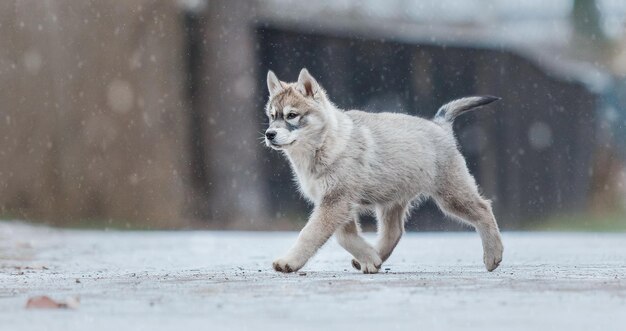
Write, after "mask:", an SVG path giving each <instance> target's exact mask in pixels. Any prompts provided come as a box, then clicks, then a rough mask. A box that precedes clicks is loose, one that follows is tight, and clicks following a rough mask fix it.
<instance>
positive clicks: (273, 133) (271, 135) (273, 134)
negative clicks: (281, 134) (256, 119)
mask: <svg viewBox="0 0 626 331" xmlns="http://www.w3.org/2000/svg"><path fill="white" fill-rule="evenodd" d="M265 137H266V138H267V139H269V140H272V139H274V137H276V131H274V130H267V131H265Z"/></svg>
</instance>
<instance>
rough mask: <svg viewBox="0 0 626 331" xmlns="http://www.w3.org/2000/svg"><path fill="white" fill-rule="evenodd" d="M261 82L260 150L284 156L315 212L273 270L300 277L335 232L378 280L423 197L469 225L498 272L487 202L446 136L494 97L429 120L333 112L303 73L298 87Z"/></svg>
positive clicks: (463, 102) (469, 101)
mask: <svg viewBox="0 0 626 331" xmlns="http://www.w3.org/2000/svg"><path fill="white" fill-rule="evenodd" d="M267 84H268V89H269V91H270V97H269V101H268V103H267V106H266V114H267V116H268V118H269V119H270V124H269V128H268V130H267V131H266V140H265V141H266V144H267V145H268V146H270V147H271V148H273V149H276V150H279V151H282V152H283V153H284V154H285V156H286V157H287V159H288V160H289V161H290V163H291V168H292V169H293V172H294V175H295V176H296V178H297V182H298V184H299V185H298V186H299V189H300V191H301V192H302V194H303V195H304V197H305V198H307V199H308V200H309V201H311V202H312V203H313V204H314V205H315V208H314V211H313V213H312V214H311V217H310V219H309V221H308V222H307V224H306V226H305V227H304V228H303V229H302V231H301V232H300V235H299V236H298V239H297V240H296V243H295V244H294V246H293V247H292V248H291V249H289V251H288V252H287V253H286V254H285V255H284V256H283V257H282V258H279V259H277V260H275V261H274V263H273V267H274V269H275V270H277V271H282V272H293V271H296V270H299V269H300V268H302V266H304V264H305V263H306V262H307V261H308V260H309V259H310V258H311V257H312V256H313V255H314V254H315V252H316V251H317V250H318V249H319V248H320V247H321V246H322V245H323V244H324V243H325V242H326V241H327V240H328V238H330V236H332V235H333V234H336V236H337V239H338V242H339V244H340V245H341V246H342V247H344V248H345V249H346V250H347V251H348V252H350V253H351V254H352V255H353V256H354V258H355V259H354V260H353V262H352V265H353V266H354V267H355V268H357V269H360V270H361V271H363V272H364V273H376V272H378V270H379V269H380V267H381V264H382V263H383V262H384V261H385V260H386V259H387V258H388V257H389V256H390V255H391V253H392V252H393V250H394V248H395V247H396V245H397V244H398V242H399V241H400V238H401V236H402V234H403V232H404V222H405V220H406V215H407V214H408V210H409V206H410V204H411V202H412V201H414V200H416V199H419V198H420V197H424V196H430V197H432V198H433V199H434V200H435V201H436V202H437V204H438V205H439V207H440V208H441V209H442V210H443V211H444V212H445V213H446V214H448V215H450V216H452V217H454V218H457V219H459V220H462V221H464V222H467V223H468V224H470V225H472V226H474V227H475V228H476V230H477V231H478V233H479V234H480V237H481V239H482V242H483V259H484V263H485V266H486V268H487V270H489V271H492V270H494V269H495V268H497V267H498V265H499V263H500V261H501V260H502V251H503V248H502V241H501V239H500V233H499V230H498V225H497V223H496V220H495V217H494V216H493V213H492V211H491V204H490V203H489V201H488V200H486V199H484V198H483V197H482V196H481V195H480V194H479V192H478V187H477V185H476V183H475V181H474V178H473V177H472V176H471V175H470V173H469V171H468V170H467V166H466V164H465V160H464V159H463V156H462V155H461V153H460V152H459V151H458V149H457V144H456V140H455V138H454V134H453V132H452V120H453V119H454V118H455V117H456V116H458V115H459V114H462V113H463V112H466V111H469V110H471V109H474V108H476V107H479V106H482V105H485V104H488V103H490V102H492V101H494V100H496V99H497V98H494V97H470V98H463V99H459V100H455V101H453V102H451V103H448V104H446V105H444V106H442V107H441V108H440V110H439V112H438V113H437V116H436V117H435V119H434V121H431V120H426V119H423V118H419V117H414V116H409V115H404V114H393V113H378V114H370V113H365V112H362V111H358V110H350V111H343V110H340V109H337V108H336V107H335V106H334V105H333V104H332V103H331V102H330V100H328V97H327V96H326V92H325V91H324V89H323V88H322V87H321V86H320V85H319V84H318V83H317V81H316V80H315V79H314V78H313V77H312V76H311V75H310V74H309V72H308V71H307V70H306V69H302V71H301V72H300V76H299V77H298V81H297V82H295V83H285V82H281V81H279V80H278V78H277V77H276V75H274V73H273V72H271V71H270V72H269V73H268V76H267ZM364 211H375V212H376V216H377V219H378V224H379V227H378V242H377V244H376V245H375V246H374V247H372V246H371V245H370V244H368V243H367V242H366V241H365V240H364V239H363V237H362V236H361V234H360V227H359V223H358V216H359V213H361V212H364Z"/></svg>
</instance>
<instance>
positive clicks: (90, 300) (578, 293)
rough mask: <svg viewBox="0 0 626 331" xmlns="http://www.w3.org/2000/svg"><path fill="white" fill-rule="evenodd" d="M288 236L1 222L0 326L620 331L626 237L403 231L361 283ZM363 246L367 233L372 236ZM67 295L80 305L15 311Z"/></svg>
mask: <svg viewBox="0 0 626 331" xmlns="http://www.w3.org/2000/svg"><path fill="white" fill-rule="evenodd" d="M296 235H297V234H296V233H263V232H207V231H179V232H172V231H170V232H156V231H155V232H139V231H129V232H119V231H80V230H57V229H50V228H46V227H33V226H30V225H25V224H21V223H13V222H5V223H0V330H3V331H4V330H7V331H8V330H116V331H119V330H129V329H132V330H174V329H176V330H186V329H198V330H277V329H279V328H290V329H293V330H346V329H349V330H374V329H378V330H380V329H385V330H396V329H397V330H402V329H409V328H410V329H413V330H420V329H421V330H502V329H506V330H533V329H535V330H624V327H625V326H626V314H624V312H626V283H625V282H624V276H625V275H626V234H572V233H505V234H504V237H503V238H504V244H505V257H504V261H503V263H502V264H501V266H500V268H499V269H498V270H496V271H495V272H493V273H488V272H486V271H485V269H484V267H483V265H482V258H481V254H482V253H481V246H480V241H479V239H478V236H477V235H476V234H475V233H411V234H408V235H407V236H405V237H404V238H403V240H402V241H401V242H400V245H399V246H398V248H397V250H396V252H395V253H394V255H392V257H391V259H390V260H389V261H388V262H387V263H386V264H385V265H384V266H383V272H382V273H380V274H376V275H363V274H360V273H358V272H356V271H355V270H353V269H352V268H351V267H350V256H349V255H348V253H346V252H345V251H343V250H342V249H341V248H340V247H339V246H338V245H337V244H336V242H335V241H334V240H331V242H330V243H329V244H328V245H326V246H325V247H324V248H323V249H322V250H321V251H320V253H319V254H318V255H317V256H316V257H315V258H314V259H313V260H312V261H311V262H310V263H309V264H308V265H307V266H305V268H304V269H303V271H304V272H305V273H306V274H298V273H296V274H289V275H283V274H278V273H275V272H274V271H272V270H271V262H272V260H273V258H274V257H277V256H279V255H280V254H281V253H283V251H285V250H286V249H287V248H288V247H289V246H290V245H291V244H292V242H293V240H294V239H295V237H296ZM370 239H373V237H370ZM37 295H47V296H50V297H52V298H53V299H57V300H62V299H65V298H67V297H74V296H78V297H79V298H80V305H79V307H78V308H77V309H52V310H44V309H26V308H25V304H26V302H27V300H28V298H29V297H33V296H37Z"/></svg>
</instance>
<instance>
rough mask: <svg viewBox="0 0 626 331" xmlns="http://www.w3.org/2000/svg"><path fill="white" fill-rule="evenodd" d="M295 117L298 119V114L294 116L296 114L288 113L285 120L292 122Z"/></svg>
mask: <svg viewBox="0 0 626 331" xmlns="http://www.w3.org/2000/svg"><path fill="white" fill-rule="evenodd" d="M296 117H298V114H296V113H289V114H287V119H288V120H292V119H294V118H296Z"/></svg>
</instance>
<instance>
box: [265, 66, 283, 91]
mask: <svg viewBox="0 0 626 331" xmlns="http://www.w3.org/2000/svg"><path fill="white" fill-rule="evenodd" d="M267 89H268V90H269V91H270V97H271V96H273V95H276V94H278V92H280V91H282V90H283V89H284V87H283V83H281V81H280V80H278V77H276V74H274V72H273V71H271V70H270V71H268V72H267Z"/></svg>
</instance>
